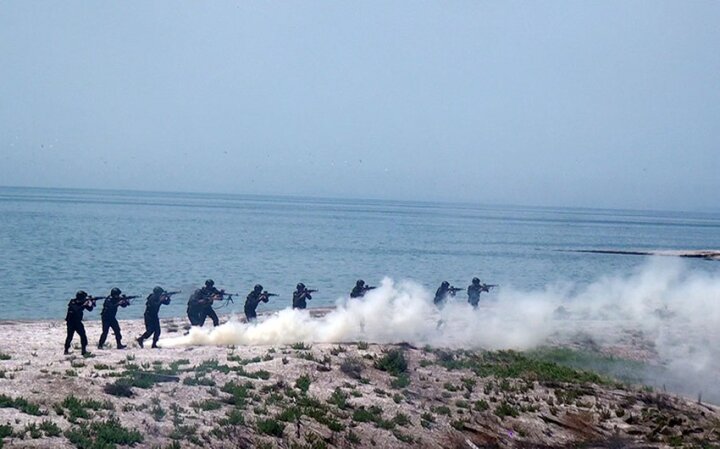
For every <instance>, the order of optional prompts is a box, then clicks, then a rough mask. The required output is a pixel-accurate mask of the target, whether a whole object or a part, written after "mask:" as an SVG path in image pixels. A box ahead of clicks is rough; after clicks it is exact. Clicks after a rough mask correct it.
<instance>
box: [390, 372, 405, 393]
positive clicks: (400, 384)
mask: <svg viewBox="0 0 720 449" xmlns="http://www.w3.org/2000/svg"><path fill="white" fill-rule="evenodd" d="M408 385H410V377H409V376H408V375H407V374H405V373H402V374H400V375H398V376H397V377H396V378H394V379H393V380H391V381H390V386H391V387H392V388H396V389H402V388H405V387H407V386H408Z"/></svg>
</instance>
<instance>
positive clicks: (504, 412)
mask: <svg viewBox="0 0 720 449" xmlns="http://www.w3.org/2000/svg"><path fill="white" fill-rule="evenodd" d="M495 414H496V415H497V416H499V417H500V418H505V417H506V416H512V417H513V418H516V417H518V416H520V411H519V410H518V409H517V407H515V406H513V405H510V404H508V403H507V402H505V401H503V402H501V403H500V405H498V406H497V407H496V408H495Z"/></svg>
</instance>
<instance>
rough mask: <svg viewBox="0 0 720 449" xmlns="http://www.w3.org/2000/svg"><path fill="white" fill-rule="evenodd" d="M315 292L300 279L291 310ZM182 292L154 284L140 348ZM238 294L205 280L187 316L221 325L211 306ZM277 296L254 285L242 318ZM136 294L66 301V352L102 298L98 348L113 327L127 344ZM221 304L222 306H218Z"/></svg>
mask: <svg viewBox="0 0 720 449" xmlns="http://www.w3.org/2000/svg"><path fill="white" fill-rule="evenodd" d="M493 287H497V285H490V284H482V283H480V280H479V279H478V278H473V280H472V283H471V284H470V285H469V286H468V288H467V295H468V302H469V303H470V304H471V305H472V306H473V307H477V305H478V302H479V301H480V293H481V292H489V291H490V289H491V288H493ZM375 288H377V287H374V286H369V285H366V284H365V281H364V280H362V279H358V281H357V282H356V283H355V287H353V289H352V291H351V292H350V297H351V298H362V297H363V296H365V293H367V292H368V291H370V290H373V289H375ZM460 290H462V289H461V288H456V287H452V286H451V285H450V284H449V283H448V282H447V281H443V282H442V284H441V285H440V287H439V288H438V289H437V292H436V293H435V299H434V303H435V304H436V305H438V306H441V305H442V304H444V303H445V301H446V300H447V298H448V297H454V296H455V294H456V293H457V292H458V291H460ZM315 292H317V290H314V289H308V288H307V287H306V286H305V284H303V283H302V282H301V283H299V284H297V286H296V288H295V291H294V292H293V295H292V307H293V309H305V308H306V307H307V301H308V300H311V299H312V293H315ZM178 293H181V292H180V291H173V292H168V291H165V290H164V289H163V288H162V287H159V286H158V287H155V288H154V289H153V291H152V293H151V294H149V295H148V296H147V298H146V300H145V314H144V319H145V333H144V334H142V335H141V336H140V337H138V338H137V339H136V340H135V341H137V343H138V344H139V345H140V347H141V348H142V347H143V344H144V341H145V340H147V339H148V338H150V337H152V347H153V348H157V342H158V340H159V339H160V317H159V313H160V307H161V306H163V305H168V304H170V299H171V297H172V296H173V295H176V294H178ZM238 295H239V294H238V293H226V292H225V290H224V289H222V290H219V289H217V288H216V287H215V282H214V281H213V280H212V279H208V280H206V281H205V286H204V287H202V288H199V289H197V290H195V291H194V292H193V293H192V294H191V295H190V298H189V300H188V304H187V316H188V319H189V321H190V325H191V326H200V327H202V326H203V325H204V324H205V321H206V319H207V318H208V317H209V318H210V319H211V320H212V322H213V326H218V325H219V324H220V319H219V318H218V316H217V313H216V312H215V309H214V308H213V303H215V302H218V301H225V305H227V304H228V303H232V302H234V301H233V296H238ZM272 296H277V295H276V294H275V293H269V292H268V291H267V290H264V289H263V286H262V285H260V284H257V285H255V287H254V288H253V290H252V291H251V292H250V293H249V294H248V295H247V297H246V299H245V306H244V312H245V318H246V319H247V321H248V322H251V321H254V320H255V319H256V318H257V307H258V305H259V304H260V303H261V302H264V303H267V302H268V301H269V300H270V297H272ZM135 298H139V296H126V295H123V294H122V291H121V290H120V289H119V288H117V287H115V288H113V289H112V290H111V291H110V295H109V296H106V297H104V298H103V297H96V296H89V295H88V294H87V293H86V292H84V291H82V290H80V291H78V292H77V294H76V295H75V298H73V299H71V300H70V302H69V303H68V311H67V315H66V317H65V321H66V323H67V338H66V339H65V354H68V353H69V350H70V344H71V343H72V339H73V336H74V335H75V333H77V334H78V335H79V336H80V347H81V350H82V354H83V355H85V354H86V353H87V345H88V340H87V334H86V333H85V327H84V326H83V323H82V319H83V314H84V311H85V310H87V311H92V310H93V309H94V308H95V306H96V302H97V300H98V299H104V302H103V308H102V312H101V313H100V317H101V319H102V333H101V334H100V340H99V341H98V349H102V348H103V346H104V345H105V341H106V340H107V336H108V333H109V331H110V329H112V331H113V334H114V335H115V342H116V344H117V348H118V349H124V348H125V347H126V346H125V345H124V344H122V334H121V331H120V324H119V323H118V321H117V311H118V308H119V307H123V308H124V307H127V306H129V305H130V304H132V301H133V300H134V299H135ZM221 307H223V306H221Z"/></svg>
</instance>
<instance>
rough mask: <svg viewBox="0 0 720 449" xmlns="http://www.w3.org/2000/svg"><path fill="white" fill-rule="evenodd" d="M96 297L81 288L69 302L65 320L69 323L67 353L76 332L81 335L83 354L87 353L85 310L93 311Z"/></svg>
mask: <svg viewBox="0 0 720 449" xmlns="http://www.w3.org/2000/svg"><path fill="white" fill-rule="evenodd" d="M95 300H96V298H93V297H89V296H88V294H87V293H85V292H84V291H82V290H80V291H78V292H77V293H76V294H75V298H73V299H71V300H70V302H69V303H68V310H67V315H65V322H66V323H67V338H66V339H65V354H69V353H70V344H71V343H72V339H73V336H74V335H75V332H77V334H78V335H79V336H80V348H81V351H82V354H83V355H85V354H87V353H88V352H87V344H88V340H87V334H85V326H83V323H82V319H83V312H84V311H85V310H87V311H88V312H89V311H91V310H92V309H93V308H94V307H95Z"/></svg>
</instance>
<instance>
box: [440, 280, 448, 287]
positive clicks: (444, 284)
mask: <svg viewBox="0 0 720 449" xmlns="http://www.w3.org/2000/svg"><path fill="white" fill-rule="evenodd" d="M440 285H442V286H443V287H450V283H449V282H448V281H442V284H440Z"/></svg>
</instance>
